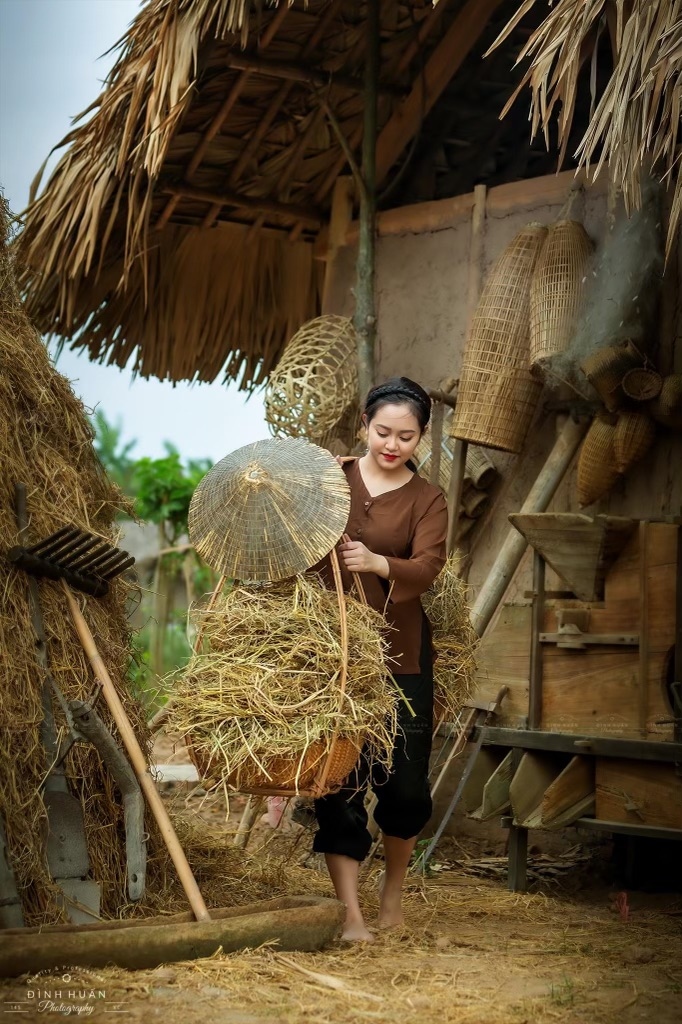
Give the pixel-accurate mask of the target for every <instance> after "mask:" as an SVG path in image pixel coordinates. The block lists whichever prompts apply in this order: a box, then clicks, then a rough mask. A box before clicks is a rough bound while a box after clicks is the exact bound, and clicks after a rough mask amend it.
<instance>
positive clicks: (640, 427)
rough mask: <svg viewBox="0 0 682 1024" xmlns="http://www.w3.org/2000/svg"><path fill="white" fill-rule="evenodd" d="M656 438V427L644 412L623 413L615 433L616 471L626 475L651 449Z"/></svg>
mask: <svg viewBox="0 0 682 1024" xmlns="http://www.w3.org/2000/svg"><path fill="white" fill-rule="evenodd" d="M655 436H656V425H655V423H654V421H653V420H652V419H651V417H650V416H647V414H646V413H644V412H630V411H627V412H623V413H621V414H620V416H619V417H618V422H617V423H616V429H615V430H614V432H613V453H614V455H615V457H616V469H617V470H618V472H619V473H626V472H627V470H628V469H629V468H630V466H631V465H632V464H633V462H637V460H638V459H641V458H642V456H644V455H646V453H647V452H648V451H649V449H650V448H651V446H652V444H653V443H654V437H655Z"/></svg>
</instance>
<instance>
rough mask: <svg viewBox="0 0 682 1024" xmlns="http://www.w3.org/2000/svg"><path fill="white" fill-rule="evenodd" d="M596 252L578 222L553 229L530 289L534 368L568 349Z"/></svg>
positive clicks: (548, 236) (567, 223)
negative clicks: (593, 255) (592, 259)
mask: <svg viewBox="0 0 682 1024" xmlns="http://www.w3.org/2000/svg"><path fill="white" fill-rule="evenodd" d="M592 251H593V246H592V242H591V240H590V237H589V235H588V234H587V232H586V231H585V228H584V227H583V226H582V224H580V223H579V222H578V221H576V220H560V221H557V223H556V224H553V225H552V226H551V227H550V229H549V232H548V235H547V240H546V241H545V244H544V245H543V247H542V250H541V252H540V256H539V258H538V262H537V266H536V267H535V273H534V274H533V280H532V282H531V286H530V362H531V366H541V365H542V362H543V360H545V359H547V358H549V357H550V356H553V355H556V354H557V353H559V352H564V351H565V350H566V349H567V348H568V344H569V342H570V340H571V335H572V333H573V328H574V326H575V322H576V319H577V317H578V313H579V312H580V306H581V302H582V297H583V290H584V282H585V277H586V274H587V271H588V267H589V263H590V258H591V256H592Z"/></svg>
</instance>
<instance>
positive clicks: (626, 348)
mask: <svg viewBox="0 0 682 1024" xmlns="http://www.w3.org/2000/svg"><path fill="white" fill-rule="evenodd" d="M642 362H643V358H642V356H641V354H640V353H639V352H638V350H637V348H636V347H635V346H634V345H633V344H632V342H630V341H628V342H626V343H625V344H623V345H607V346H605V347H604V348H600V349H598V350H597V351H596V352H594V353H593V354H592V355H591V356H588V358H587V359H585V360H584V362H583V363H582V364H581V366H580V369H581V370H582V371H583V373H584V374H585V376H586V377H587V379H588V380H589V382H590V384H591V385H592V387H593V388H594V390H595V391H596V392H597V394H598V395H599V397H600V398H601V400H602V402H603V403H604V405H605V406H606V408H607V409H608V410H609V412H615V411H616V409H619V408H620V406H621V405H622V404H623V400H624V397H625V396H624V393H623V388H622V383H623V377H624V376H625V374H626V373H627V372H628V371H629V370H633V369H634V368H635V367H641V365H642Z"/></svg>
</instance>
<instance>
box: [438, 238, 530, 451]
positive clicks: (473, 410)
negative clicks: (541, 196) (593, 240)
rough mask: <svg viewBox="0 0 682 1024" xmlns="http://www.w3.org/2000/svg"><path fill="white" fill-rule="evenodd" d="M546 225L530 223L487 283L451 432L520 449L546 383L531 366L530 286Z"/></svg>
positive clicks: (491, 444) (476, 441)
mask: <svg viewBox="0 0 682 1024" xmlns="http://www.w3.org/2000/svg"><path fill="white" fill-rule="evenodd" d="M546 235H547V229H546V228H545V227H543V226H542V225H540V224H530V225H528V227H526V228H524V229H523V231H520V232H519V234H518V235H517V236H516V237H515V238H514V239H513V241H512V242H511V243H510V244H509V245H508V246H507V248H506V249H505V250H504V252H503V253H502V255H501V256H500V258H499V259H498V260H497V262H496V264H495V266H494V267H493V269H492V270H491V272H490V274H489V276H488V280H487V281H486V283H485V287H484V288H483V292H482V294H481V298H480V300H479V303H478V306H477V308H476V313H475V314H474V317H473V320H472V324H471V330H470V333H469V339H468V342H467V348H466V352H465V354H464V363H463V367H462V373H461V375H460V384H459V391H458V395H457V408H456V409H455V415H454V419H453V425H452V436H453V437H458V438H461V439H462V440H463V441H468V442H470V443H473V444H480V445H483V446H484V447H487V448H499V449H501V450H502V451H508V452H515V453H516V452H519V451H520V450H521V448H522V447H523V442H524V440H525V437H526V433H527V432H528V427H529V426H530V422H531V419H532V417H533V414H534V412H535V409H536V406H537V401H538V398H539V396H540V392H541V390H542V385H541V384H540V383H539V381H537V380H536V379H535V378H534V377H533V375H532V374H531V371H530V285H531V280H532V277H533V271H534V270H535V266H536V263H537V260H538V257H539V255H540V250H541V248H542V245H543V242H544V240H545V238H546Z"/></svg>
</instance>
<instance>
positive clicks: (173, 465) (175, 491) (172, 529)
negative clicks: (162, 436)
mask: <svg viewBox="0 0 682 1024" xmlns="http://www.w3.org/2000/svg"><path fill="white" fill-rule="evenodd" d="M210 465H211V463H210V462H209V461H208V460H203V459H202V460H200V461H198V460H195V461H192V462H190V463H188V465H187V468H185V467H184V466H183V464H182V461H181V459H180V456H179V454H178V452H177V451H170V452H169V454H168V455H167V456H166V457H165V458H163V459H149V458H143V459H138V461H137V462H136V463H135V466H134V471H133V479H132V482H133V491H134V495H135V506H136V510H137V513H138V515H139V516H140V518H141V519H148V520H150V521H151V522H152V523H159V525H161V526H163V529H164V533H165V535H166V539H167V541H168V543H169V544H175V543H176V541H177V540H178V538H179V537H181V536H182V534H183V533H185V531H186V530H187V513H188V511H189V503H190V501H191V500H192V495H193V494H194V491H195V489H196V487H197V485H198V483H199V481H200V480H201V479H202V477H203V476H205V474H206V473H207V472H208V470H209V468H210Z"/></svg>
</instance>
